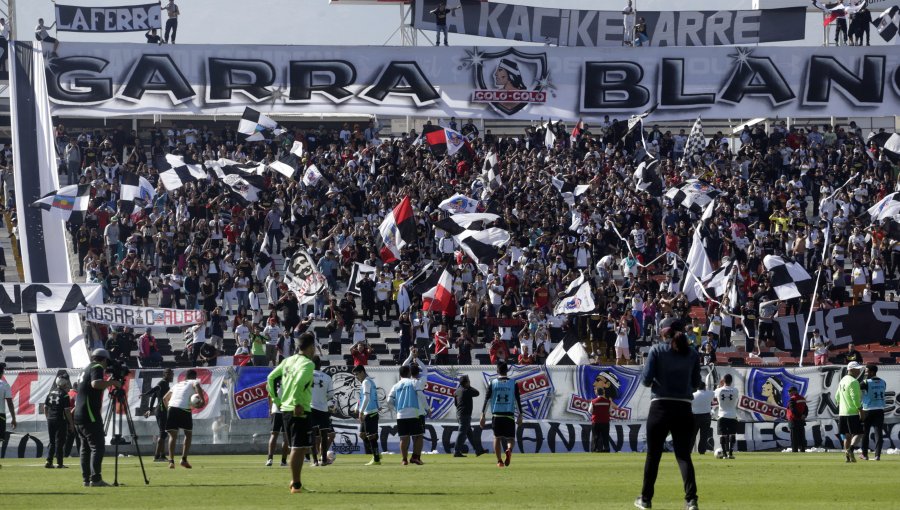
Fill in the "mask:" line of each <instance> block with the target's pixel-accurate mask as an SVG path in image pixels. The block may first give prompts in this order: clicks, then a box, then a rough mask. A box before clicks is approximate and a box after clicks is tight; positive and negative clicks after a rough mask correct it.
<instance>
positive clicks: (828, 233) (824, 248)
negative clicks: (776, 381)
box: [798, 225, 831, 367]
mask: <svg viewBox="0 0 900 510" xmlns="http://www.w3.org/2000/svg"><path fill="white" fill-rule="evenodd" d="M830 238H831V225H828V226H826V227H825V243H824V244H823V245H822V262H821V263H820V264H819V270H818V271H816V284H815V286H814V287H813V293H812V299H811V300H810V302H809V313H807V314H806V324H805V325H804V326H803V336H801V337H800V362H799V363H798V365H799V366H801V367H802V366H803V357H804V356H805V355H806V351H807V350H808V349H807V347H808V343H809V342H808V340H807V338H806V336H807V335H808V334H809V323H810V321H811V320H812V316H813V310H814V309H815V307H816V297H818V295H819V279H820V278H821V277H822V269H824V268H825V253H826V252H827V251H828V241H829V240H830Z"/></svg>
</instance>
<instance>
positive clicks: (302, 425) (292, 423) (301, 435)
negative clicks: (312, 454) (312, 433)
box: [284, 416, 311, 448]
mask: <svg viewBox="0 0 900 510" xmlns="http://www.w3.org/2000/svg"><path fill="white" fill-rule="evenodd" d="M285 425H286V426H285V430H284V433H285V435H287V437H288V441H289V444H290V446H291V448H309V445H310V444H311V443H310V441H309V418H308V417H306V416H302V417H301V416H291V417H290V419H289V420H287V423H286V424H285Z"/></svg>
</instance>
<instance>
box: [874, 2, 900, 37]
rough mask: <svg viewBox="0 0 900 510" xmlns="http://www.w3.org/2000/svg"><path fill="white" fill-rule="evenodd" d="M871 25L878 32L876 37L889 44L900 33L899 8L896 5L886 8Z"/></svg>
mask: <svg viewBox="0 0 900 510" xmlns="http://www.w3.org/2000/svg"><path fill="white" fill-rule="evenodd" d="M872 23H873V24H874V25H875V28H876V29H877V30H878V35H880V36H881V38H882V39H884V40H885V41H887V42H891V40H892V39H893V38H894V37H896V36H897V32H898V31H900V7H898V6H896V5H892V6H890V7H888V8H887V9H885V10H884V12H882V13H881V16H878V18H876V19H875V21H873V22H872Z"/></svg>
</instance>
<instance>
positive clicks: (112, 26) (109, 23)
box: [56, 3, 161, 32]
mask: <svg viewBox="0 0 900 510" xmlns="http://www.w3.org/2000/svg"><path fill="white" fill-rule="evenodd" d="M159 15H160V7H159V3H155V4H143V5H125V6H120V7H113V6H110V7H86V6H78V5H59V4H56V29H57V30H59V31H60V32H146V31H147V30H150V29H151V28H161V25H160V19H159Z"/></svg>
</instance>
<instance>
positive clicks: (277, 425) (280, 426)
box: [272, 413, 284, 434]
mask: <svg viewBox="0 0 900 510" xmlns="http://www.w3.org/2000/svg"><path fill="white" fill-rule="evenodd" d="M277 432H284V413H272V433H273V434H275V433H277Z"/></svg>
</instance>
